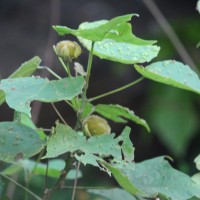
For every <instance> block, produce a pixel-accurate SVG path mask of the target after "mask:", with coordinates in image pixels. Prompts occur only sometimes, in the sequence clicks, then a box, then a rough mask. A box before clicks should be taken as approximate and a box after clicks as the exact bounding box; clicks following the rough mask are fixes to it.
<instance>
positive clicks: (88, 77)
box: [80, 42, 94, 119]
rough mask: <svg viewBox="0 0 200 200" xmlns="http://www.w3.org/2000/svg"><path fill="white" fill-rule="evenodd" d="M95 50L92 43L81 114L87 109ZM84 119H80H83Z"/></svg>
mask: <svg viewBox="0 0 200 200" xmlns="http://www.w3.org/2000/svg"><path fill="white" fill-rule="evenodd" d="M93 50H94V42H92V46H91V50H90V54H89V58H88V65H87V75H86V78H85V82H86V83H85V87H84V90H83V94H82V104H81V112H80V113H82V112H83V110H84V107H85V103H86V100H87V90H88V86H89V81H90V74H91V69H92V60H93ZM81 118H82V117H80V119H81Z"/></svg>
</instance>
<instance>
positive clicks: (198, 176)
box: [192, 172, 200, 187]
mask: <svg viewBox="0 0 200 200" xmlns="http://www.w3.org/2000/svg"><path fill="white" fill-rule="evenodd" d="M192 180H193V181H194V182H195V183H196V184H197V185H199V187H200V172H199V173H197V174H195V175H193V176H192Z"/></svg>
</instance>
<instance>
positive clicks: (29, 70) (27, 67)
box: [0, 56, 41, 105]
mask: <svg viewBox="0 0 200 200" xmlns="http://www.w3.org/2000/svg"><path fill="white" fill-rule="evenodd" d="M40 62H41V59H40V58H39V57H38V56H35V57H33V58H32V59H30V60H28V61H26V62H25V63H23V64H22V65H21V66H20V67H19V68H18V69H17V70H16V71H15V72H13V73H12V74H11V75H10V76H9V77H8V78H17V77H26V76H30V75H32V74H33V73H34V72H35V71H36V69H37V67H38V66H39V64H40ZM4 101H5V94H4V92H3V91H2V90H0V105H1V104H2V103H3V102H4Z"/></svg>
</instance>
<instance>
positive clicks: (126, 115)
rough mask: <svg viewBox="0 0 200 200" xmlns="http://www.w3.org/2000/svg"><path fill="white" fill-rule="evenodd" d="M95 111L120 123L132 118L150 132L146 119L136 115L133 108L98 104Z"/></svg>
mask: <svg viewBox="0 0 200 200" xmlns="http://www.w3.org/2000/svg"><path fill="white" fill-rule="evenodd" d="M95 112H97V113H99V114H100V115H102V116H104V117H106V118H107V119H110V120H112V121H114V122H118V123H126V122H127V121H126V119H127V120H131V121H133V122H135V123H137V124H139V125H141V126H143V127H145V128H146V129H147V131H148V132H150V128H149V126H148V124H147V122H146V121H145V120H144V119H141V118H139V117H138V116H136V115H135V113H134V112H133V111H132V110H129V109H128V108H125V107H122V106H120V105H113V104H110V105H106V104H98V105H97V106H95Z"/></svg>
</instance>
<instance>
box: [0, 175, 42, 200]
mask: <svg viewBox="0 0 200 200" xmlns="http://www.w3.org/2000/svg"><path fill="white" fill-rule="evenodd" d="M0 175H1V176H2V177H3V178H5V179H7V180H9V181H10V182H12V183H14V184H15V185H16V186H18V187H20V188H21V189H23V190H24V191H26V192H27V193H29V194H30V195H31V196H33V197H34V198H35V199H37V200H42V199H41V198H40V197H39V196H37V195H36V194H35V193H33V192H31V191H30V190H29V189H27V188H26V187H24V186H23V185H21V184H20V183H18V182H16V181H15V180H13V179H12V178H10V177H9V176H6V175H5V174H3V173H0Z"/></svg>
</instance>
